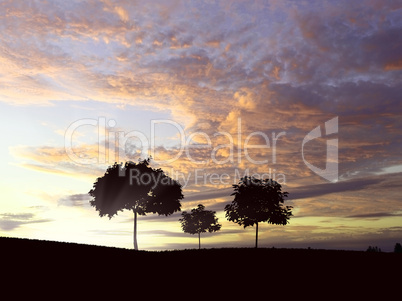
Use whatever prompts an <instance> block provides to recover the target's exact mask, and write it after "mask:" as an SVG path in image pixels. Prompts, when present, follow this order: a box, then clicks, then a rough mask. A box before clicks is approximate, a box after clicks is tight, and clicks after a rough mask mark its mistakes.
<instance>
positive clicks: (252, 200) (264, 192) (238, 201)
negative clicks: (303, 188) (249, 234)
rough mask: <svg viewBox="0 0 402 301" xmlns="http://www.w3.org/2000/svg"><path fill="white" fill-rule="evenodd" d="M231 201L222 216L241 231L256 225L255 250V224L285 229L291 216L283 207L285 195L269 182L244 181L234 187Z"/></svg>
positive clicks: (287, 209)
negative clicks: (283, 226) (238, 226)
mask: <svg viewBox="0 0 402 301" xmlns="http://www.w3.org/2000/svg"><path fill="white" fill-rule="evenodd" d="M233 188H234V192H233V193H232V194H231V195H234V196H235V197H234V200H233V201H232V203H231V204H228V205H226V206H225V216H226V218H227V219H228V220H229V221H232V222H235V223H237V224H239V225H241V226H243V227H244V228H246V227H248V226H254V225H256V234H255V247H256V248H257V247H258V223H261V222H268V223H269V224H275V225H286V224H287V223H288V220H289V218H290V217H291V216H292V211H291V209H292V207H291V206H284V205H283V203H284V198H285V197H287V196H288V193H287V192H282V186H281V185H280V184H279V183H278V182H276V181H273V180H271V179H265V180H262V179H256V178H254V177H244V178H242V179H241V180H240V182H239V183H238V184H236V185H233Z"/></svg>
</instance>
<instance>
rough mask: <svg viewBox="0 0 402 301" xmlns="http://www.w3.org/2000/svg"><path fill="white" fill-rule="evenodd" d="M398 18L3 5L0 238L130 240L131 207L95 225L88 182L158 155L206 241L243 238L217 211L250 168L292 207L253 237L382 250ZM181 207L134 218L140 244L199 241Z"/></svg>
mask: <svg viewBox="0 0 402 301" xmlns="http://www.w3.org/2000/svg"><path fill="white" fill-rule="evenodd" d="M401 14H402V4H401V3H400V1H392V0H389V1H384V0H367V1H366V0H365V1H361V0H359V1H343V0H341V1H318V0H317V1H312V0H311V1H310V0H308V1H290V0H289V1H279V0H274V1H268V0H256V1H248V0H245V1H235V0H233V1H231V0H225V1H209V0H208V1H126V0H116V1H113V0H99V1H95V0H92V1H79V0H72V1H64V0H60V1H58V0H54V1H53V0H52V1H11V0H9V1H7V0H5V1H1V2H0V36H1V38H0V66H1V68H0V112H1V119H0V123H1V127H0V131H1V148H0V152H1V153H0V154H1V161H0V162H1V169H0V174H1V183H0V185H1V197H0V235H1V236H13V237H28V238H37V239H49V240H59V241H70V242H81V243H90V244H99V245H108V246H118V247H128V248H131V247H132V228H133V216H132V213H130V212H122V213H119V215H118V216H116V217H114V218H113V219H111V220H109V219H107V218H100V217H99V216H98V214H97V212H96V211H95V210H94V209H93V208H91V207H90V206H89V204H88V201H89V200H90V198H89V196H88V195H87V192H88V191H89V190H90V189H91V188H92V185H93V182H94V181H95V180H96V178H97V177H99V176H102V175H103V173H104V171H105V169H106V167H107V166H108V165H110V164H113V162H115V161H119V162H120V161H126V160H133V161H137V160H138V159H139V158H140V157H142V158H144V157H145V156H147V155H150V154H151V155H152V156H153V158H154V161H153V163H152V164H153V166H155V167H161V168H163V169H164V170H165V171H166V172H167V173H168V174H169V175H170V176H172V177H174V178H176V179H178V180H179V181H180V182H181V183H182V185H183V186H184V189H183V192H184V195H185V199H184V200H183V202H182V209H183V210H190V209H191V208H194V207H196V205H197V204H199V203H202V204H204V205H205V206H206V208H207V209H210V210H215V211H216V212H217V216H218V217H219V220H220V222H221V223H222V225H223V226H222V230H221V231H220V232H218V233H216V234H213V235H212V234H205V235H203V238H202V244H203V246H205V247H236V246H253V243H254V242H253V239H254V229H253V228H246V229H243V228H242V227H240V226H238V225H236V224H233V223H229V222H228V221H226V220H225V217H224V212H223V208H224V206H225V204H227V203H229V202H230V201H231V197H230V194H231V192H232V189H231V185H232V184H234V183H236V182H237V181H238V180H239V178H240V177H242V176H243V175H245V174H250V175H251V174H255V175H259V176H263V177H268V176H269V177H272V178H275V179H276V180H278V181H280V182H281V183H282V184H283V187H284V190H286V191H288V192H289V198H288V200H287V201H286V202H287V203H288V204H289V205H292V206H293V207H294V209H293V213H294V217H293V218H292V219H291V220H290V224H289V225H287V226H275V225H269V224H264V225H261V226H260V227H259V228H260V244H259V245H260V246H265V247H272V246H275V247H308V246H310V247H317V248H318V247H319V248H329V249H357V250H365V249H366V248H367V247H368V245H377V246H379V247H381V248H382V249H383V250H385V251H391V250H392V249H393V246H394V245H395V243H396V242H402V199H401V181H402V160H401V151H402V139H401V130H402V101H401V95H402V35H401V31H402V21H401V17H400V16H401ZM315 129H316V130H315ZM314 130H315V131H314ZM311 131H313V132H311ZM310 132H311V133H310ZM309 133H310V134H309ZM314 133H315V134H316V135H315V136H314V135H313V134H314ZM313 137H314V138H315V139H312V138H313ZM327 148H328V154H327ZM179 218H180V214H179V213H177V214H174V215H172V216H170V217H159V216H155V215H152V214H151V215H149V216H146V217H140V218H139V232H138V239H139V247H140V249H147V250H157V249H173V248H180V249H182V248H192V247H197V243H198V242H197V238H196V237H194V236H191V235H189V234H184V233H182V232H181V228H180V224H179V223H178V219H179Z"/></svg>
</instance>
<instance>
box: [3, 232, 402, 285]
mask: <svg viewBox="0 0 402 301" xmlns="http://www.w3.org/2000/svg"><path fill="white" fill-rule="evenodd" d="M0 250H1V251H0V252H1V259H2V272H3V275H8V277H16V278H21V276H22V277H23V278H24V279H36V280H37V278H38V277H39V278H40V277H46V279H49V278H50V280H52V281H58V280H59V279H64V281H65V279H66V278H67V279H70V280H71V281H74V282H75V281H78V282H79V281H84V282H85V281H90V282H95V283H98V284H99V283H103V282H105V283H106V282H107V283H109V282H110V281H112V282H115V281H117V282H119V281H124V282H127V283H132V282H138V281H140V283H143V284H145V285H147V284H150V283H149V281H156V282H161V283H166V281H167V282H170V281H172V282H175V283H176V282H177V285H184V284H186V283H187V284H191V283H194V284H196V283H198V282H199V281H201V282H202V283H204V282H205V281H206V282H208V281H212V282H216V281H217V282H216V283H215V284H213V285H219V281H224V282H225V281H229V282H231V281H235V282H236V281H240V282H239V283H243V284H244V285H246V284H247V283H254V281H257V283H259V284H264V283H266V282H267V281H268V282H272V281H274V280H275V281H277V282H283V281H290V279H292V281H297V283H299V284H300V283H305V282H308V283H310V282H314V283H315V284H314V285H317V284H318V283H321V284H324V285H325V283H326V282H327V281H329V280H331V279H332V280H334V279H335V280H336V281H340V282H341V283H345V284H346V283H348V284H347V285H352V283H354V282H355V281H356V280H359V281H360V280H363V279H375V278H376V277H384V276H385V277H388V276H391V273H390V272H392V271H395V270H399V271H400V269H401V267H402V256H401V254H395V253H369V252H357V251H336V250H315V249H277V248H269V249H264V248H261V249H253V248H223V249H201V250H196V249H194V250H177V251H163V252H151V251H134V250H128V249H121V248H110V247H101V246H93V245H83V244H75V243H62V242H52V241H40V240H29V239H17V238H0ZM38 271H40V272H41V273H40V275H42V276H38ZM127 275H131V277H132V278H130V277H129V276H127ZM16 278H15V279H16ZM233 285H235V286H236V284H233ZM239 285H240V284H239Z"/></svg>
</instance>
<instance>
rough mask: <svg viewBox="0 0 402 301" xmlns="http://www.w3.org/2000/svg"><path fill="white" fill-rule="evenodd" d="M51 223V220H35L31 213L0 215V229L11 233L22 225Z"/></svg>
mask: <svg viewBox="0 0 402 301" xmlns="http://www.w3.org/2000/svg"><path fill="white" fill-rule="evenodd" d="M51 221H52V219H37V218H35V214H33V213H2V214H0V229H2V230H4V231H12V230H14V229H16V228H19V227H20V226H22V225H26V224H35V223H47V222H51Z"/></svg>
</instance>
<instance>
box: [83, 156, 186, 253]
mask: <svg viewBox="0 0 402 301" xmlns="http://www.w3.org/2000/svg"><path fill="white" fill-rule="evenodd" d="M149 163H150V159H149V158H148V159H145V160H140V161H139V162H138V163H134V162H131V161H130V162H126V163H125V164H124V165H123V163H120V164H118V163H114V165H112V166H109V167H108V168H107V170H106V172H105V174H104V176H103V177H99V178H97V180H96V182H95V183H94V185H93V189H91V190H90V191H89V195H90V196H92V197H93V199H92V200H91V201H90V204H91V206H93V207H95V209H96V210H97V211H98V212H99V215H100V216H101V217H102V216H105V215H107V216H108V217H109V219H110V218H112V217H113V216H114V215H116V214H117V213H118V211H122V210H124V209H127V210H132V211H133V212H134V248H135V249H137V248H138V247H137V235H136V227H137V214H138V215H146V214H147V213H157V214H159V215H165V216H167V215H170V214H172V213H174V212H176V211H180V208H181V203H180V200H181V199H183V194H182V186H181V185H180V183H179V182H177V181H175V180H173V179H172V178H170V177H169V176H168V175H166V174H165V173H164V171H163V170H162V169H160V168H159V169H154V168H151V167H150V166H149Z"/></svg>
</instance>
